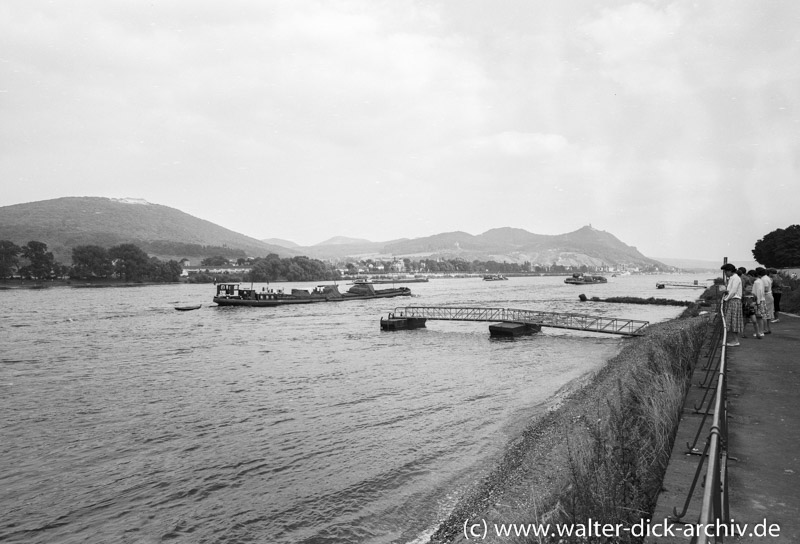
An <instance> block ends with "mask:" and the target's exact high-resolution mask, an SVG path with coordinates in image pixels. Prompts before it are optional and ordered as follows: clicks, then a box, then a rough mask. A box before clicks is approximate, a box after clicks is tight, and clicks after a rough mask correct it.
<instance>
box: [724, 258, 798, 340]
mask: <svg viewBox="0 0 800 544" xmlns="http://www.w3.org/2000/svg"><path fill="white" fill-rule="evenodd" d="M720 268H721V270H722V271H723V272H724V274H725V277H726V278H727V284H726V285H725V297H724V298H723V299H722V304H723V307H724V311H725V321H726V323H727V325H728V332H729V333H730V334H729V336H728V342H727V344H725V345H726V346H731V347H733V346H738V345H739V337H740V335H741V337H742V338H747V333H746V331H747V324H748V323H751V324H752V325H753V338H757V339H758V340H761V339H763V338H764V335H765V334H772V330H771V327H770V323H777V322H778V321H780V319H779V318H778V312H780V310H781V294H782V292H783V282H782V281H781V277H780V275H779V274H778V271H777V270H775V269H774V268H761V267H759V268H756V269H755V270H745V269H744V268H739V269H737V268H736V267H735V266H734V265H732V264H730V263H726V264H724V265H722V267H720Z"/></svg>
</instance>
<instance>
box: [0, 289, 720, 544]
mask: <svg viewBox="0 0 800 544" xmlns="http://www.w3.org/2000/svg"><path fill="white" fill-rule="evenodd" d="M695 279H698V280H699V281H700V284H701V285H704V284H706V283H707V282H706V281H705V278H704V277H703V276H702V275H699V276H698V275H693V276H624V277H619V278H609V283H608V284H603V285H589V286H573V285H567V284H564V282H563V277H560V278H559V277H550V278H548V277H528V278H511V279H509V281H500V282H484V281H482V280H481V279H480V278H463V279H455V278H453V279H434V280H431V281H430V282H428V283H423V284H411V285H409V286H410V287H411V289H412V292H413V293H414V297H413V298H405V297H403V298H395V299H378V300H369V301H352V302H346V303H335V304H334V303H323V304H311V305H302V306H294V307H280V308H222V307H217V306H216V305H214V304H213V303H212V302H211V297H212V295H213V286H211V285H186V284H181V285H162V286H141V287H129V288H123V287H116V288H76V287H55V288H49V289H32V290H23V289H7V290H0V301H2V308H3V311H2V312H0V314H1V315H0V347H1V348H2V351H1V352H0V411H1V413H2V415H3V424H2V427H0V541H2V542H25V543H39V542H41V543H54V542H58V543H72V542H74V543H78V542H80V543H87V542H88V543H112V542H130V543H134V542H135V543H149V542H186V543H189V542H191V543H206V542H208V543H211V542H225V543H235V542H273V543H298V542H302V543H349V542H354V543H355V542H358V543H376V544H382V543H408V542H423V541H425V539H426V538H427V535H429V534H430V533H431V532H432V531H433V529H434V528H435V527H436V526H437V524H438V523H439V522H440V521H441V520H442V519H444V518H445V517H446V516H447V514H448V513H449V511H450V509H451V508H452V507H453V505H454V504H455V502H456V501H457V500H458V498H459V497H460V496H461V495H462V494H463V493H464V492H465V490H467V489H469V487H470V486H471V485H474V483H475V482H476V481H478V480H479V479H480V478H481V477H482V476H483V475H485V474H486V472H487V471H488V470H490V469H491V468H492V465H493V463H494V462H495V461H496V460H497V459H498V458H499V456H500V455H501V454H502V453H503V450H504V448H505V447H506V446H507V445H508V443H509V441H510V440H512V439H513V438H514V436H515V435H516V433H518V432H519V431H520V430H521V429H522V428H523V426H524V425H525V424H526V423H527V422H529V421H530V418H532V417H535V416H536V415H537V414H538V413H540V412H541V411H542V410H543V409H544V406H546V403H547V402H548V400H550V399H552V398H553V396H554V394H556V393H557V392H558V391H559V390H560V389H561V388H563V387H565V386H568V385H569V383H570V382H572V381H573V380H575V379H577V378H580V377H581V376H584V375H585V374H586V373H587V372H591V371H593V370H596V369H597V368H599V367H600V366H601V365H602V363H603V362H604V361H605V360H607V359H608V358H609V357H611V356H613V355H614V354H616V353H617V352H618V351H619V348H620V346H621V344H622V343H623V342H625V341H626V340H625V339H622V338H620V337H617V336H613V335H600V334H592V333H578V332H572V331H564V330H558V329H543V330H542V332H541V333H540V334H536V335H532V336H528V337H523V338H518V339H516V340H513V341H497V340H490V339H489V334H488V323H465V322H445V321H429V322H428V326H427V328H426V329H420V330H414V331H398V332H381V331H380V327H379V320H380V317H381V316H385V315H387V314H388V312H390V311H392V310H393V309H394V307H395V306H404V305H411V304H416V305H444V304H448V305H464V306H467V305H469V306H473V305H474V306H482V307H483V306H485V307H491V306H497V307H506V308H522V309H536V310H545V311H568V312H577V313H586V314H592V315H604V316H613V317H623V318H630V319H642V320H647V321H650V322H658V321H663V320H666V319H670V318H672V317H674V316H676V315H677V314H678V313H680V311H681V310H682V308H676V307H662V306H638V305H627V306H624V305H617V304H603V303H591V302H588V303H581V302H579V301H578V295H579V294H581V293H582V294H586V296H588V297H592V296H598V297H601V298H605V297H610V296H641V297H650V296H656V297H666V298H673V299H680V300H693V299H695V298H697V297H698V296H699V295H700V294H701V293H702V291H700V290H698V289H688V288H672V289H667V290H658V291H656V289H655V283H656V281H661V280H667V281H692V280H695ZM256 286H257V287H259V285H258V284H257V285H256ZM282 286H283V287H285V288H287V289H291V288H292V287H298V288H309V287H311V286H313V285H312V284H286V285H282ZM343 287H345V288H346V286H343ZM197 303H203V307H202V308H201V309H200V310H196V311H191V312H176V311H175V310H174V309H173V307H174V306H176V305H183V304H197Z"/></svg>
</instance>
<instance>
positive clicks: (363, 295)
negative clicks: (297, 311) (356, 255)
mask: <svg viewBox="0 0 800 544" xmlns="http://www.w3.org/2000/svg"><path fill="white" fill-rule="evenodd" d="M403 296H406V297H407V296H411V289H409V288H408V287H395V288H391V289H375V288H374V287H373V286H372V285H371V284H369V283H360V284H358V285H353V286H352V287H351V288H350V289H348V291H347V292H346V293H340V292H339V287H338V286H337V285H319V286H317V287H316V288H314V290H313V291H310V292H309V291H306V290H305V289H292V292H291V293H290V294H286V293H284V292H283V289H278V290H276V289H262V290H261V291H258V290H256V289H243V288H241V287H239V284H238V283H220V284H218V285H217V294H216V296H215V297H214V299H213V301H214V302H216V303H217V304H218V305H220V306H267V307H268V306H283V305H286V304H312V303H316V302H341V301H345V300H365V299H371V298H391V297H403Z"/></svg>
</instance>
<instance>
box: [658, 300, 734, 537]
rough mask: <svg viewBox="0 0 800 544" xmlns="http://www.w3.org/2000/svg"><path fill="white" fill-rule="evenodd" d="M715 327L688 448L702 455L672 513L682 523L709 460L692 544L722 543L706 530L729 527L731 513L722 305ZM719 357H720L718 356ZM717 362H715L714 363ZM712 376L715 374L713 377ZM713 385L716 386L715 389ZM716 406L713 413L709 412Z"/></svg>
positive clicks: (725, 335)
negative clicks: (708, 421)
mask: <svg viewBox="0 0 800 544" xmlns="http://www.w3.org/2000/svg"><path fill="white" fill-rule="evenodd" d="M718 308H719V311H718V315H719V316H720V318H719V319H718V320H716V325H715V327H714V330H713V331H712V335H711V349H710V352H709V360H708V361H707V364H706V367H705V368H703V369H701V370H705V371H706V375H705V377H704V378H703V380H702V381H701V382H700V384H699V385H700V387H706V388H707V391H706V394H705V395H704V396H703V399H702V400H701V402H700V406H699V407H698V406H697V405H695V413H703V418H702V420H701V422H700V427H699V428H698V430H697V435H696V436H695V439H694V443H693V444H688V443H687V447H688V452H687V453H691V454H695V455H698V454H699V455H700V460H699V462H698V465H697V471H696V472H695V475H694V479H693V480H692V483H691V486H690V489H689V494H688V496H687V498H686V502H685V503H684V505H683V510H682V511H681V512H678V511H677V508H674V509H673V513H674V517H673V518H672V519H673V521H683V520H682V518H683V517H684V516H685V515H686V513H687V511H688V509H689V503H690V502H691V499H692V496H693V495H694V490H695V487H696V486H697V483H698V482H699V481H700V477H701V474H702V470H703V465H704V463H705V461H706V459H707V460H708V465H707V467H706V471H705V476H704V478H703V484H702V486H703V502H702V504H701V505H700V514H699V517H698V521H697V525H698V531H696V534H695V536H693V537H692V539H691V543H692V544H706V543H707V542H722V541H723V535H717V534H714V532H713V531H708V532H706V528H707V527H708V528H715V527H716V526H717V525H718V524H724V523H727V521H728V520H729V519H730V512H729V509H728V481H727V470H728V469H727V460H728V450H727V448H728V414H727V361H726V358H727V346H726V344H727V341H728V334H727V328H728V327H727V322H726V320H725V307H724V304H720V305H719V307H718ZM718 350H719V351H718ZM717 355H718V356H717ZM713 361H716V362H713ZM712 373H713V374H712ZM712 383H713V384H714V385H713V386H712ZM709 391H712V395H711V398H710V399H709V401H708V405H707V407H706V408H705V410H702V408H703V406H704V405H706V397H707V396H708V392H709ZM712 404H713V410H712V411H709V410H708V409H709V408H711V405H712ZM709 415H710V416H711V417H712V420H711V427H710V428H709V430H708V435H707V439H706V442H705V444H704V446H703V450H702V453H700V450H699V449H698V448H696V444H697V441H698V439H699V437H700V434H701V433H702V431H703V429H704V428H705V426H706V419H707V417H708V416H709Z"/></svg>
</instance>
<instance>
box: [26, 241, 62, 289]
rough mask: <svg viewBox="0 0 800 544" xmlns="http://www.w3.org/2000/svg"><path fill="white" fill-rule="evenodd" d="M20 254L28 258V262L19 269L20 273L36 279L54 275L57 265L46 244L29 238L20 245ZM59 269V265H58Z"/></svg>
mask: <svg viewBox="0 0 800 544" xmlns="http://www.w3.org/2000/svg"><path fill="white" fill-rule="evenodd" d="M22 256H23V257H25V258H26V259H28V262H29V264H28V265H27V266H23V267H22V268H21V269H20V271H19V272H20V275H22V276H25V277H30V278H33V279H37V280H42V279H48V278H51V277H52V276H53V275H55V274H56V273H57V272H58V270H57V269H56V267H57V266H59V265H58V264H57V263H56V259H55V257H54V256H53V253H52V252H51V251H47V244H45V243H44V242H37V241H35V240H31V241H30V242H28V243H27V244H25V245H24V246H22ZM59 269H60V266H59Z"/></svg>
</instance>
